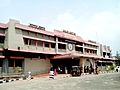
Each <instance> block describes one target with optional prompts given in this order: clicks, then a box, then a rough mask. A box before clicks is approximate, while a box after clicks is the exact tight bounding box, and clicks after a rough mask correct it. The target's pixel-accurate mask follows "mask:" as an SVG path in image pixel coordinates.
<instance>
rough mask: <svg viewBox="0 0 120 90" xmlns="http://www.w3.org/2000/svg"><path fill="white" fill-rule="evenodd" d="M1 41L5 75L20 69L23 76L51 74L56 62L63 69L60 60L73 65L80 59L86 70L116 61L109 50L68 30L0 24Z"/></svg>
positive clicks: (0, 53)
mask: <svg viewBox="0 0 120 90" xmlns="http://www.w3.org/2000/svg"><path fill="white" fill-rule="evenodd" d="M0 38H1V40H0V59H2V60H3V61H0V65H1V66H0V67H1V73H14V72H15V70H14V69H15V68H18V67H20V68H21V69H23V71H22V73H27V72H28V71H31V72H32V73H33V74H38V73H48V69H49V68H50V66H51V62H52V61H55V64H57V65H59V64H58V63H57V60H61V62H62V60H63V63H64V60H67V59H69V60H71V63H70V64H71V65H72V61H73V62H74V61H75V60H76V59H78V60H80V62H79V65H81V66H82V67H84V66H90V64H92V66H93V67H95V63H96V62H97V61H100V60H102V61H105V60H107V61H114V60H113V59H112V58H111V57H112V56H111V49H110V47H109V46H104V45H101V44H99V43H97V42H95V41H92V40H87V41H85V40H83V39H82V38H81V37H80V36H77V35H76V34H75V33H73V32H69V31H66V30H63V31H60V30H54V32H50V31H46V30H45V28H44V27H41V26H38V25H34V24H30V25H24V24H21V23H20V22H19V21H17V20H12V19H10V21H9V22H8V23H7V24H3V23H0ZM67 62H69V61H67ZM63 63H62V65H64V64H63ZM74 63H76V61H75V62H74ZM76 65H77V64H76ZM68 67H69V66H68Z"/></svg>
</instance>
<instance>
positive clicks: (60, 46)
mask: <svg viewBox="0 0 120 90" xmlns="http://www.w3.org/2000/svg"><path fill="white" fill-rule="evenodd" d="M58 48H59V49H66V45H65V44H58Z"/></svg>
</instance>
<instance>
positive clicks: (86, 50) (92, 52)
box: [85, 49, 97, 54]
mask: <svg viewBox="0 0 120 90" xmlns="http://www.w3.org/2000/svg"><path fill="white" fill-rule="evenodd" d="M85 53H91V54H97V51H96V50H89V49H85Z"/></svg>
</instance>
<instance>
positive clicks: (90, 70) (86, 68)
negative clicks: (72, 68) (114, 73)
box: [49, 65, 100, 79]
mask: <svg viewBox="0 0 120 90" xmlns="http://www.w3.org/2000/svg"><path fill="white" fill-rule="evenodd" d="M83 70H84V73H85V74H92V73H95V74H99V71H100V70H99V68H98V66H97V65H96V67H95V69H94V68H93V66H92V65H90V66H84V68H83V67H80V75H81V74H82V73H83ZM60 72H62V70H61V69H60V67H58V68H57V69H54V68H53V67H51V68H50V71H49V78H52V79H54V76H55V75H56V74H57V73H60Z"/></svg>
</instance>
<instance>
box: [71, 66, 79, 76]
mask: <svg viewBox="0 0 120 90" xmlns="http://www.w3.org/2000/svg"><path fill="white" fill-rule="evenodd" d="M71 75H72V76H80V75H81V69H80V66H72V68H71Z"/></svg>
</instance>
